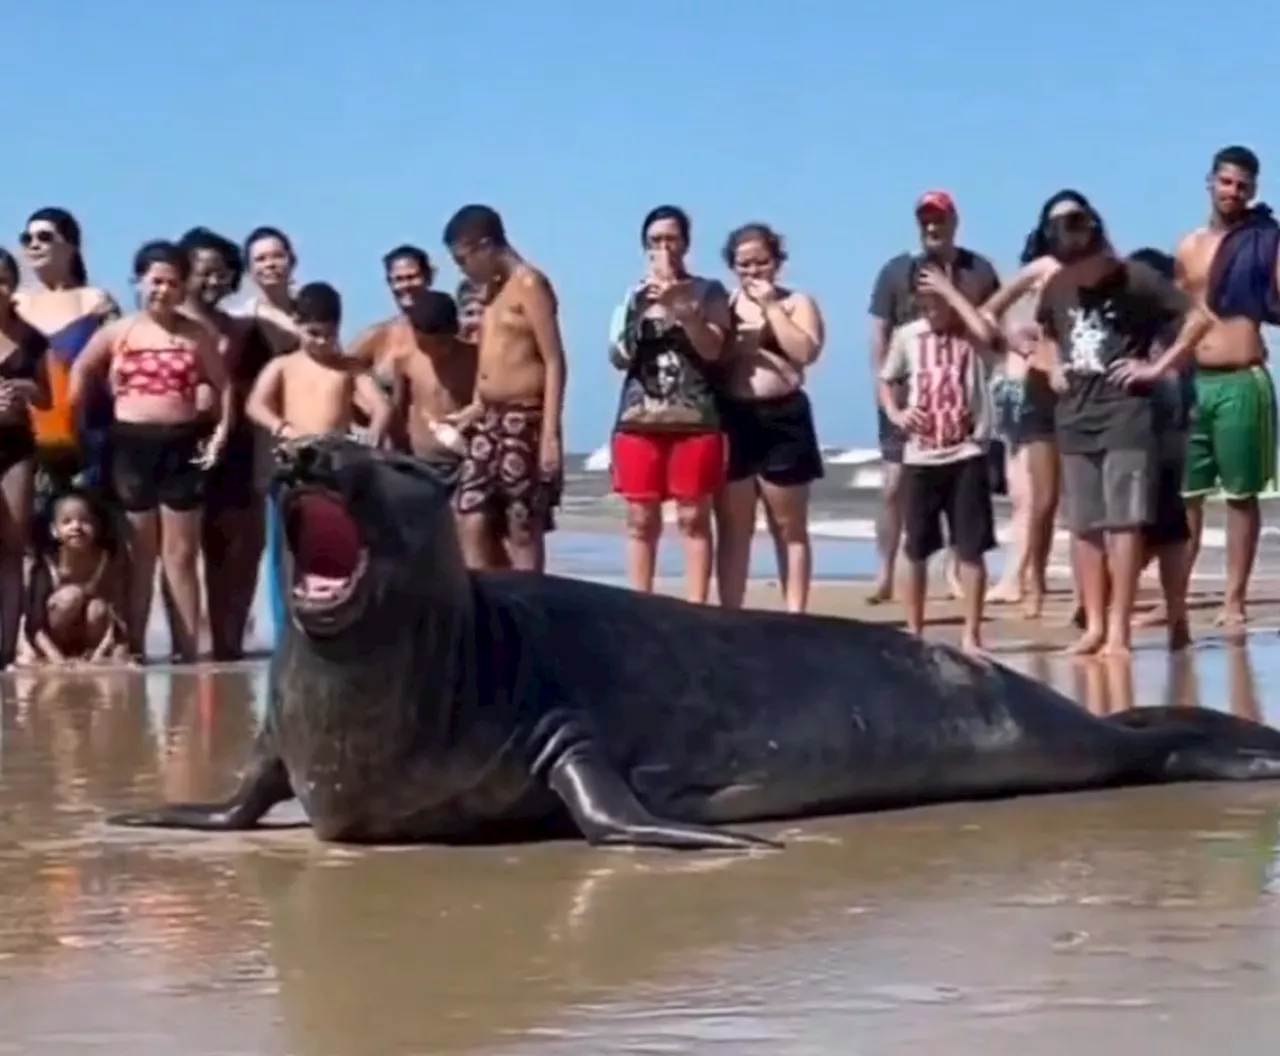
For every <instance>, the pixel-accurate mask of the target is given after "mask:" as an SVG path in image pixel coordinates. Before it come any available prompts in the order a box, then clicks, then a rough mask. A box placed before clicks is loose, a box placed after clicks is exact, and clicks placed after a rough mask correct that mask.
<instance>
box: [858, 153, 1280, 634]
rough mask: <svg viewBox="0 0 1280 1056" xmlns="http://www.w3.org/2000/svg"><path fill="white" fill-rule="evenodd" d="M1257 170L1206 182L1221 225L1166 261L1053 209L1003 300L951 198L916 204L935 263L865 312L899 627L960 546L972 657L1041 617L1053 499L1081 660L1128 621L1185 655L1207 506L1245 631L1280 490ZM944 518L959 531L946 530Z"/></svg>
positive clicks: (1229, 622) (1216, 163) (1229, 156)
mask: <svg viewBox="0 0 1280 1056" xmlns="http://www.w3.org/2000/svg"><path fill="white" fill-rule="evenodd" d="M1258 175H1259V162H1258V158H1257V156H1256V155H1255V154H1254V153H1253V152H1252V151H1251V150H1249V149H1248V148H1245V147H1240V146H1232V147H1226V148H1224V149H1222V150H1220V151H1219V152H1218V153H1217V154H1216V155H1215V156H1214V158H1213V160H1212V163H1211V166H1210V172H1209V175H1208V191H1209V201H1210V215H1209V220H1208V222H1207V223H1206V224H1205V225H1204V226H1202V227H1200V228H1197V229H1196V230H1194V231H1192V232H1191V233H1190V234H1188V235H1186V236H1185V237H1184V238H1183V239H1182V240H1181V241H1180V242H1179V244H1178V245H1177V247H1176V249H1175V251H1174V253H1172V254H1168V253H1165V252H1162V251H1160V250H1158V249H1154V248H1151V247H1146V248H1143V249H1139V250H1137V251H1135V252H1132V253H1130V254H1128V255H1127V256H1125V255H1122V254H1120V253H1119V252H1118V251H1117V250H1116V248H1115V247H1114V246H1113V244H1112V242H1111V240H1110V239H1109V237H1108V235H1107V230H1106V225H1105V224H1104V222H1103V218H1102V217H1101V215H1099V213H1098V211H1097V209H1095V208H1094V206H1093V205H1092V204H1091V203H1090V201H1089V200H1088V198H1086V197H1085V196H1084V195H1082V194H1080V193H1078V192H1077V191H1072V190H1066V191H1061V192H1059V193H1057V194H1055V195H1053V196H1052V197H1051V198H1049V199H1048V201H1046V202H1045V204H1044V206H1043V208H1042V209H1041V211H1040V216H1039V218H1038V221H1037V223H1036V225H1035V227H1034V229H1033V230H1032V232H1031V234H1030V236H1029V237H1028V239H1027V242H1026V245H1025V248H1024V250H1023V253H1022V257H1021V263H1022V267H1021V269H1020V270H1019V271H1018V272H1017V274H1016V275H1015V276H1014V277H1013V278H1012V279H1011V280H1010V281H1008V282H1007V283H1004V284H1001V283H1000V281H999V279H998V277H997V276H996V273H995V269H994V268H993V267H992V266H991V264H990V262H989V261H988V260H986V258H984V257H982V256H981V255H979V254H977V253H973V252H971V251H969V250H966V249H963V248H960V247H958V246H957V245H956V242H955V235H956V227H957V221H958V215H957V211H956V207H955V203H954V201H953V200H952V199H951V197H950V196H949V195H947V194H945V193H943V192H932V193H930V194H926V195H925V196H923V197H922V198H921V199H920V201H919V203H918V206H917V214H916V215H917V219H918V221H919V224H920V232H921V240H922V250H923V251H922V252H921V253H919V254H915V255H911V254H904V255H902V256H899V257H896V258H894V259H893V260H891V261H890V262H889V263H888V264H886V265H885V266H884V268H883V269H882V271H881V273H880V275H879V278H878V280H877V282H876V287H875V291H874V293H873V295H872V298H871V317H872V338H871V344H872V358H873V363H874V366H875V369H876V371H877V375H878V378H879V380H880V385H879V390H878V403H879V407H880V444H881V451H882V454H883V456H884V458H885V460H886V462H887V463H889V467H890V468H889V471H888V473H887V474H886V486H885V495H884V500H885V501H884V507H883V516H882V518H881V523H880V531H879V533H878V535H879V548H880V553H881V569H880V576H879V581H878V583H877V584H876V586H875V589H874V591H873V593H872V595H871V600H872V601H873V602H881V601H885V600H887V599H888V598H889V597H891V596H892V594H893V590H894V580H895V564H896V558H897V555H898V551H899V542H900V540H901V541H902V550H903V552H904V555H905V557H906V559H907V562H908V563H909V565H910V575H909V577H908V588H907V599H906V600H907V613H908V615H907V623H908V625H909V626H910V627H911V628H912V629H915V630H919V628H920V627H921V626H922V623H923V613H924V599H925V578H924V576H925V566H924V562H925V561H926V560H927V559H928V558H929V556H931V555H932V554H933V553H935V552H937V551H939V550H942V549H943V547H944V544H945V545H948V546H949V549H950V551H951V553H952V559H953V560H954V562H955V563H956V565H957V566H958V568H959V569H960V570H961V574H960V576H959V580H960V582H959V583H958V584H957V587H956V589H957V590H958V593H959V594H961V595H962V596H963V598H964V602H965V630H964V639H963V640H964V644H965V646H966V647H967V648H970V649H973V650H980V649H981V648H982V643H981V626H982V618H983V611H984V605H985V603H986V602H988V601H990V602H1000V603H1015V604H1016V603H1018V602H1023V603H1025V614H1026V615H1027V616H1029V617H1032V618H1035V617H1039V616H1040V614H1041V608H1042V605H1043V601H1044V596H1045V572H1046V566H1047V563H1048V559H1049V552H1050V547H1051V544H1052V540H1053V536H1054V527H1055V515H1056V513H1057V508H1058V505H1059V500H1061V505H1062V507H1063V513H1064V520H1065V522H1066V528H1067V530H1068V532H1069V534H1070V537H1071V564H1072V570H1073V573H1074V583H1075V590H1076V596H1077V601H1078V605H1077V609H1076V612H1075V614H1074V617H1073V620H1074V622H1076V624H1077V625H1078V626H1079V627H1080V629H1081V635H1080V638H1079V640H1078V641H1077V642H1076V643H1075V644H1074V645H1073V646H1072V647H1071V649H1070V651H1071V652H1072V653H1074V654H1077V655H1093V654H1095V653H1103V654H1110V655H1126V654H1127V653H1128V652H1129V651H1130V648H1131V639H1132V628H1133V626H1134V625H1135V622H1138V621H1141V622H1144V623H1148V624H1152V625H1155V624H1159V623H1166V624H1167V626H1168V629H1169V645H1170V648H1171V649H1180V648H1182V647H1184V646H1185V645H1186V644H1187V643H1188V641H1189V637H1190V636H1189V632H1188V626H1187V592H1188V586H1189V581H1190V577H1191V572H1192V568H1193V566H1194V564H1195V561H1196V558H1197V555H1198V552H1199V545H1200V539H1201V533H1202V530H1203V525H1204V503H1205V499H1206V498H1207V497H1208V496H1209V495H1211V494H1214V493H1220V494H1221V496H1222V498H1223V499H1224V501H1225V507H1226V544H1227V545H1226V581H1225V590H1224V598H1223V604H1222V609H1221V611H1220V613H1219V614H1218V616H1217V623H1218V624H1219V625H1220V626H1223V627H1226V628H1229V629H1239V628H1241V627H1243V626H1244V624H1245V622H1246V619H1247V600H1248V589H1249V582H1250V579H1251V576H1252V572H1253V565H1254V560H1255V557H1256V555H1257V548H1258V541H1259V535H1260V529H1261V514H1260V510H1259V502H1258V498H1259V496H1260V495H1261V494H1263V493H1264V492H1265V491H1266V490H1267V489H1268V488H1270V487H1272V486H1273V485H1274V483H1275V461H1276V396H1275V389H1274V385H1273V382H1272V379H1271V376H1270V373H1269V371H1268V369H1267V347H1266V344H1265V341H1264V338H1263V335H1262V329H1261V328H1262V326H1263V325H1264V324H1272V325H1274V324H1278V323H1280V283H1278V280H1277V257H1278V255H1280V225H1277V223H1276V221H1275V219H1274V217H1273V216H1272V213H1271V210H1270V209H1269V208H1267V207H1266V206H1265V205H1262V204H1257V203H1255V202H1254V198H1255V195H1256V193H1257V182H1258ZM996 438H998V439H999V440H1000V441H1002V444H1003V449H1004V451H1005V452H1006V460H1007V466H1006V467H1005V474H1004V476H1005V478H1006V480H1007V482H1008V491H1009V495H1010V498H1011V501H1012V507H1013V513H1012V524H1011V527H1012V529H1013V543H1012V546H1011V552H1010V553H1009V555H1008V560H1007V561H1006V563H1005V572H1004V575H1003V576H1002V579H1001V582H1000V583H998V584H996V585H995V586H994V587H993V588H992V589H991V590H990V591H989V592H987V591H985V578H986V577H985V568H984V564H985V555H986V553H988V552H989V551H991V550H992V549H994V547H995V538H994V533H993V531H992V516H991V490H992V486H991V480H990V475H989V474H987V473H984V472H983V471H982V458H983V454H984V452H989V450H990V442H991V441H992V440H993V439H996ZM944 522H945V526H946V532H947V536H946V538H945V539H944V535H943V533H942V531H941V528H942V526H943V523H944ZM1152 560H1155V561H1158V564H1159V575H1160V583H1161V589H1162V594H1163V603H1162V604H1161V605H1159V606H1158V607H1157V608H1156V609H1154V610H1152V611H1149V612H1147V613H1144V614H1142V615H1140V616H1138V617H1136V619H1135V612H1134V609H1135V597H1136V594H1137V587H1138V581H1139V576H1140V574H1141V572H1142V570H1143V568H1144V567H1145V566H1146V565H1147V564H1148V563H1149V562H1150V561H1152Z"/></svg>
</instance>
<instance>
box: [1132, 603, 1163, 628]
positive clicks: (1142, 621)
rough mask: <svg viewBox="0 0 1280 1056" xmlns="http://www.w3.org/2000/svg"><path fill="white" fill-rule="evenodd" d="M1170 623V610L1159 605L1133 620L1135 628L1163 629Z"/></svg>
mask: <svg viewBox="0 0 1280 1056" xmlns="http://www.w3.org/2000/svg"><path fill="white" fill-rule="evenodd" d="M1168 621H1169V610H1168V609H1166V608H1165V607H1164V605H1161V604H1157V605H1154V606H1153V607H1151V608H1149V609H1148V610H1147V611H1146V612H1142V613H1139V614H1138V615H1137V616H1135V617H1134V618H1133V625H1134V626H1135V627H1163V626H1164V625H1165V624H1166V623H1167V622H1168Z"/></svg>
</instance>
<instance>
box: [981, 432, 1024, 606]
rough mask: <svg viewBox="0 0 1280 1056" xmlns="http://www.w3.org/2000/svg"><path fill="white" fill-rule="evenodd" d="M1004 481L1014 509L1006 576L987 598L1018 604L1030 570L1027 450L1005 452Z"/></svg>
mask: <svg viewBox="0 0 1280 1056" xmlns="http://www.w3.org/2000/svg"><path fill="white" fill-rule="evenodd" d="M1004 465H1005V481H1006V483H1007V484H1008V488H1009V501H1010V503H1011V504H1012V506H1013V510H1012V513H1011V516H1010V518H1009V535H1010V539H1009V546H1008V549H1007V551H1006V554H1005V563H1004V573H1003V574H1002V575H1001V577H1000V581H999V582H998V583H997V584H996V585H995V586H993V587H992V588H991V592H990V593H989V594H988V595H987V601H988V602H994V603H997V604H1016V603H1017V602H1019V601H1021V600H1022V598H1023V590H1024V587H1025V583H1026V579H1027V574H1028V572H1029V570H1030V567H1031V550H1032V547H1033V540H1032V536H1031V480H1030V475H1029V473H1028V470H1027V451H1026V449H1025V448H1024V447H1017V448H1016V449H1015V448H1014V447H1013V446H1012V445H1010V446H1009V447H1008V448H1006V450H1005V459H1004Z"/></svg>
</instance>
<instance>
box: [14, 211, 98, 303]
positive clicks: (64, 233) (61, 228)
mask: <svg viewBox="0 0 1280 1056" xmlns="http://www.w3.org/2000/svg"><path fill="white" fill-rule="evenodd" d="M37 220H42V221H44V222H45V223H46V224H49V225H51V226H52V227H53V229H54V230H55V231H57V232H58V237H59V238H61V239H62V240H63V241H64V242H66V243H67V245H69V246H70V247H71V248H72V250H73V253H72V255H71V265H70V268H69V270H70V272H71V281H72V282H73V283H75V284H76V285H77V286H88V285H89V272H88V271H87V270H86V268H85V266H84V255H83V254H82V253H81V252H80V222H79V221H78V220H77V219H76V218H75V217H74V216H72V215H71V214H70V213H69V212H67V210H65V209H63V208H61V207H60V206H56V205H46V206H45V207H44V208H43V209H37V210H36V211H35V212H34V213H32V214H31V215H30V216H29V217H27V226H28V227H30V226H31V224H32V223H34V222H35V221H37Z"/></svg>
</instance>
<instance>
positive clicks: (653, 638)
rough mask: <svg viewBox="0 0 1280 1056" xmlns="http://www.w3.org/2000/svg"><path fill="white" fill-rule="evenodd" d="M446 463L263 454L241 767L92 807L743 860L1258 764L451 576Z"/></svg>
mask: <svg viewBox="0 0 1280 1056" xmlns="http://www.w3.org/2000/svg"><path fill="white" fill-rule="evenodd" d="M450 469H456V466H455V467H441V466H436V465H429V464H427V463H425V462H422V461H418V460H416V459H412V458H408V457H406V456H402V455H398V454H392V453H386V452H378V451H374V450H371V449H369V448H367V447H365V446H363V445H360V444H357V443H354V442H351V441H347V440H343V439H340V438H328V437H327V438H321V439H316V440H313V441H310V442H307V443H304V444H299V445H296V446H295V447H294V448H293V449H292V450H291V451H289V452H288V453H287V454H286V455H285V456H284V458H283V462H282V468H281V470H280V472H279V484H280V490H279V492H278V497H277V502H278V506H279V510H280V513H281V515H282V516H283V517H284V520H285V536H286V540H287V547H286V550H287V551H288V554H289V557H288V558H287V559H286V561H285V565H286V567H284V568H282V569H279V570H276V572H277V574H278V575H281V576H283V577H284V579H283V582H282V591H283V593H284V595H285V596H286V597H287V598H288V599H289V602H288V604H289V608H290V614H291V624H292V626H291V627H290V628H289V629H288V631H287V633H286V634H285V635H284V636H283V639H282V642H281V645H280V647H279V649H278V651H277V653H276V655H275V656H274V657H273V672H272V686H273V688H272V698H271V700H270V701H269V704H268V709H267V715H266V719H265V722H264V724H263V727H262V730H261V733H260V735H259V738H258V740H257V743H256V749H255V751H254V753H253V757H252V759H251V761H250V763H249V765H248V767H247V768H246V770H245V772H244V773H243V775H242V777H241V779H240V782H239V785H238V787H237V788H236V790H235V791H234V792H233V793H232V794H231V796H230V798H228V799H227V800H225V801H223V802H220V803H211V804H168V805H162V806H159V807H156V808H154V809H150V810H144V811H141V812H138V813H133V814H127V815H121V816H117V817H116V818H114V819H112V820H114V821H115V822H116V823H118V824H128V825H148V826H166V827H178V828H196V829H212V830H235V829H248V828H250V827H253V826H254V825H256V824H257V823H258V821H259V820H260V819H261V818H262V816H263V815H264V814H266V812H267V811H268V810H270V809H271V808H272V807H273V806H274V805H276V804H277V803H279V802H281V801H283V800H286V799H289V798H291V797H294V796H296V797H297V799H298V800H299V801H300V802H301V804H302V807H303V809H304V810H305V812H306V815H307V817H308V818H309V820H310V822H311V825H312V827H313V829H314V831H315V832H316V834H317V835H318V836H319V837H320V838H321V839H323V840H329V841H341V842H359V843H390V842H445V843H450V842H471V841H499V840H513V839H529V838H539V837H547V836H551V835H556V834H562V833H564V832H566V831H573V830H576V831H577V832H578V833H580V834H581V836H582V837H585V839H586V840H588V841H589V842H590V843H592V844H629V845H641V846H655V847H670V848H724V849H731V848H733V849H741V848H749V847H756V846H777V845H776V844H773V843H771V841H768V840H765V839H763V838H761V837H757V836H753V835H748V834H745V833H741V832H735V831H730V830H727V829H723V828H719V827H718V826H722V825H726V824H734V823H743V822H753V821H768V820H783V819H796V818H803V817H809V816H815V815H820V814H833V813H850V812H859V811H871V810H881V809H887V808H895V807H910V806H917V805H922V804H926V803H936V802H940V801H946V800H964V799H978V798H992V797H1005V796H1013V795H1022V794H1029V793H1048V792H1063V791H1071V790H1079V789H1092V788H1103V787H1113V786H1121V785H1136V784H1153V783H1162V782H1172V781H1185V780H1254V779H1263V778H1275V777H1280V732H1277V731H1275V730H1272V729H1270V728H1268V727H1265V726H1261V725H1258V724H1255V723H1251V722H1247V721H1245V720H1242V719H1238V718H1235V717H1233V716H1230V715H1226V714H1223V713H1219V712H1213V711H1206V710H1202V709H1196V708H1143V709H1136V710H1134V711H1130V712H1126V713H1122V714H1119V715H1114V716H1109V717H1107V718H1097V717H1095V716H1092V715H1090V714H1089V713H1088V712H1086V711H1085V710H1084V709H1082V708H1080V707H1079V706H1077V705H1076V704H1075V703H1073V702H1072V701H1070V700H1069V699H1067V698H1066V697H1064V696H1062V695H1060V694H1058V693H1057V692H1055V691H1054V690H1052V689H1050V688H1049V687H1047V686H1045V685H1043V684H1041V683H1038V682H1035V681H1033V680H1031V679H1029V678H1026V677H1024V676H1022V675H1019V674H1017V673H1015V672H1013V671H1011V670H1008V669H1007V668H1004V667H1001V666H999V665H996V664H982V663H979V662H975V661H973V660H970V659H969V658H967V657H965V656H964V655H962V654H960V653H959V652H957V651H955V650H953V649H951V648H948V647H945V646H940V645H930V644H926V643H923V642H921V641H919V640H917V639H915V638H913V637H911V636H909V635H907V634H905V633H903V632H901V631H899V630H896V629H894V628H890V627H884V626H877V625H870V624H864V623H860V622H858V621H856V620H846V619H835V618H830V617H822V616H796V615H788V614H784V613H771V612H757V611H750V610H744V611H736V612H735V611H725V610H723V609H719V608H712V607H708V606H701V605H692V604H689V603H686V602H684V601H680V600H677V599H674V598H667V597H659V596H651V595H644V594H639V593H635V592H633V591H630V590H626V589H621V588H615V587H611V586H604V585H600V584H593V583H587V582H581V581H578V580H574V579H568V578H562V577H558V576H550V575H539V574H534V573H520V572H503V573H469V572H468V571H467V570H466V569H465V567H464V565H463V561H462V556H461V553H460V550H459V545H458V539H457V534H456V529H455V526H454V519H453V513H452V510H451V508H450V496H451V493H452V489H453V483H454V480H453V479H452V477H451V475H450ZM344 532H345V533H346V535H345V536H344V534H343V533H344ZM357 533H358V534H357ZM344 538H345V539H347V540H348V542H347V543H344V542H343V539H344ZM353 540H354V541H353ZM336 566H340V567H341V569H342V571H343V576H344V577H347V578H342V579H341V583H340V586H339V588H337V589H336V590H333V591H330V592H329V593H325V594H323V595H322V596H310V595H300V594H298V593H297V592H296V591H295V586H296V585H297V584H299V583H309V582H311V580H310V579H308V578H307V577H308V576H310V575H311V574H313V573H315V572H316V571H317V570H323V571H324V574H325V575H326V576H328V577H330V578H332V577H333V575H334V568H335V567H336ZM347 573H351V575H350V576H347Z"/></svg>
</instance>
